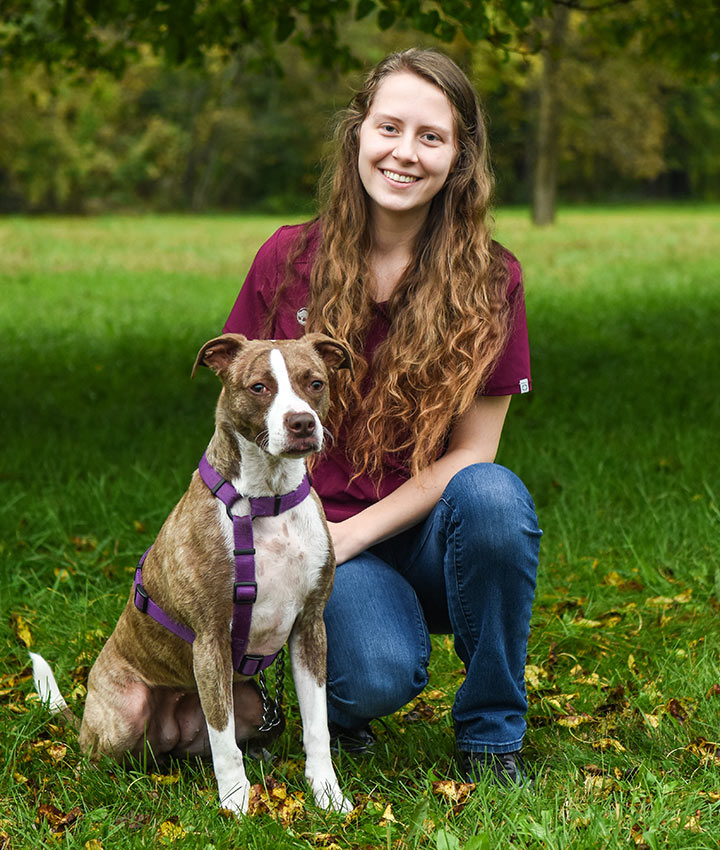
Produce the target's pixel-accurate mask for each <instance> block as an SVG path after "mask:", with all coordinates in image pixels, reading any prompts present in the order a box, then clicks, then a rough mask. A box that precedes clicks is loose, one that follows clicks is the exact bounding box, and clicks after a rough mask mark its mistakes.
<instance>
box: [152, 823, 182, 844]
mask: <svg viewBox="0 0 720 850" xmlns="http://www.w3.org/2000/svg"><path fill="white" fill-rule="evenodd" d="M186 835H187V832H186V831H185V830H184V829H183V828H182V827H181V826H180V824H179V823H173V821H171V820H166V821H164V822H163V823H161V824H160V828H159V829H158V838H159V839H160V841H162V842H163V843H164V844H173V843H174V842H175V841H178V840H179V839H180V838H184V837H185V836H186Z"/></svg>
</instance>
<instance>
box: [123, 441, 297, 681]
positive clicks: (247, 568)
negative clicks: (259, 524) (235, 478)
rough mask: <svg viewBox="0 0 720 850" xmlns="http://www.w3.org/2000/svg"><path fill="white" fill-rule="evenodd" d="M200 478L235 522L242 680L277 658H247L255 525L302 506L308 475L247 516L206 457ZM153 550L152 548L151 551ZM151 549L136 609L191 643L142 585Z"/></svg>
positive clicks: (138, 580)
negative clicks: (236, 512)
mask: <svg viewBox="0 0 720 850" xmlns="http://www.w3.org/2000/svg"><path fill="white" fill-rule="evenodd" d="M198 471H199V472H200V477H201V478H202V480H203V481H204V482H205V484H206V485H207V487H208V488H209V490H210V492H211V493H212V494H213V496H216V497H217V498H218V499H220V501H221V502H222V503H223V504H224V505H225V508H226V510H227V514H228V516H229V517H230V519H231V520H232V524H233V536H234V543H235V545H234V549H233V557H234V560H235V581H234V584H233V603H234V605H233V618H232V631H231V633H230V643H231V646H232V663H233V667H234V669H235V670H237V672H238V673H240V674H241V675H242V676H254V675H255V674H256V673H259V672H260V671H261V670H264V669H265V668H266V667H269V666H270V665H271V664H272V663H273V661H275V659H276V658H277V655H278V653H277V652H276V653H274V654H273V655H246V654H245V650H246V649H247V645H248V640H249V637H250V621H251V619H252V606H253V603H254V602H255V600H256V599H257V582H256V581H255V548H254V546H253V528H252V521H253V519H255V517H258V516H278V514H281V513H283V512H284V511H287V510H290V508H294V507H295V505H299V504H300V502H302V501H303V499H305V498H306V496H308V494H309V493H310V481H309V480H308V477H307V475H305V477H304V478H303V480H302V482H301V483H300V486H299V487H298V488H297V490H293V491H292V493H286V494H285V495H284V496H261V497H259V498H253V497H252V496H248V497H247V498H248V499H249V501H250V513H249V514H247V515H246V516H235V515H234V514H233V513H232V506H233V505H234V504H235V502H237V501H238V500H239V499H243V498H246V497H244V496H243V495H242V494H241V493H238V492H237V490H236V489H235V488H234V487H233V486H232V484H230V482H229V481H226V480H225V479H224V478H223V477H222V476H221V475H220V473H219V472H217V470H215V469H213V467H212V466H210V463H209V462H208V459H207V457H206V456H205V455H203V456H202V460H201V461H200V464H199V466H198ZM150 548H152V547H150ZM149 551H150V549H148V550H147V552H145V554H144V555H143V556H142V558H140V563H139V564H138V567H137V570H136V571H135V585H134V601H135V607H136V608H137V609H138V611H140V612H142V613H143V614H148V615H149V616H150V617H152V618H153V620H156V621H157V622H158V623H160V625H161V626H165V628H166V629H169V630H170V631H171V632H172V633H173V634H175V635H177V636H178V637H180V638H182V639H183V640H184V641H187V642H188V643H192V642H193V641H194V640H195V632H193V631H192V629H189V628H188V627H187V626H184V625H183V624H182V623H178V622H176V621H175V620H173V619H172V618H170V617H168V615H167V614H166V613H165V612H164V611H163V610H162V608H160V606H159V605H156V604H155V602H153V601H152V599H151V598H150V597H149V596H148V594H147V591H146V590H145V588H144V587H143V585H142V566H143V564H144V563H145V558H146V557H147V554H148V552H149Z"/></svg>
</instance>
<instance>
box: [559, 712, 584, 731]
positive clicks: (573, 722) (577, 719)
mask: <svg viewBox="0 0 720 850" xmlns="http://www.w3.org/2000/svg"><path fill="white" fill-rule="evenodd" d="M555 722H556V723H557V724H558V726H566V727H568V728H570V729H573V728H575V726H581V725H582V724H583V723H591V722H592V717H590V715H589V714H561V715H559V716H557V717H556V718H555Z"/></svg>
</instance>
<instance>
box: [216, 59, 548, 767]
mask: <svg viewBox="0 0 720 850" xmlns="http://www.w3.org/2000/svg"><path fill="white" fill-rule="evenodd" d="M329 178H330V179H329V180H328V181H327V188H326V190H325V195H326V197H325V199H324V201H323V204H322V212H321V214H320V216H319V217H318V219H316V220H315V221H313V222H310V223H308V224H307V225H305V226H296V227H285V228H281V229H280V230H279V231H278V232H277V233H276V234H275V235H274V236H273V237H272V238H271V239H270V240H269V241H268V242H267V243H266V244H265V245H264V246H263V247H262V248H261V249H260V252H259V253H258V256H257V258H256V260H255V263H254V264H253V267H252V268H251V270H250V273H249V274H248V277H247V279H246V281H245V284H244V286H243V288H242V290H241V292H240V295H239V296H238V299H237V301H236V303H235V306H234V307H233V310H232V312H231V314H230V317H229V318H228V321H227V323H226V325H225V330H226V331H234V332H240V333H244V334H245V335H247V336H256V335H267V336H269V337H272V338H274V339H283V338H287V337H295V336H300V335H301V334H302V333H303V332H304V330H305V329H308V330H310V331H322V332H324V333H327V334H329V335H331V336H334V337H335V338H338V339H342V340H344V341H345V342H347V343H348V345H349V348H350V351H351V355H352V361H353V367H354V377H352V378H347V379H345V378H338V379H335V378H333V379H332V380H333V387H332V390H333V401H332V408H331V412H330V417H329V419H328V423H329V428H330V430H331V431H332V433H333V436H334V442H333V445H332V447H331V448H330V449H329V450H328V451H327V452H326V453H325V455H324V456H323V457H322V458H321V459H320V460H319V462H318V463H317V464H316V465H315V467H314V469H313V472H312V478H313V485H314V487H315V489H316V491H317V492H318V494H319V495H320V497H321V499H322V502H323V506H324V508H325V512H326V514H327V517H328V520H329V526H330V533H331V536H332V540H333V544H334V547H335V554H336V558H337V561H338V564H339V565H340V566H339V569H338V571H337V574H336V579H335V589H334V591H333V594H332V596H331V598H330V600H329V602H328V606H327V608H326V612H325V622H326V627H327V631H328V701H329V716H330V720H331V724H332V730H333V733H334V737H335V739H336V740H337V741H338V742H340V745H342V746H346V747H348V746H349V747H352V748H354V749H358V748H363V747H366V746H367V745H368V744H369V743H370V742H371V741H372V734H371V732H370V730H369V727H368V721H370V720H371V719H373V718H375V717H379V716H382V715H386V714H389V713H391V712H394V711H396V710H397V709H399V708H400V707H401V706H402V705H403V704H404V703H406V702H407V701H409V700H410V699H412V698H413V697H414V696H416V695H417V694H418V693H419V692H420V691H421V690H422V689H423V687H424V686H425V685H426V684H427V681H428V664H429V653H430V637H429V634H430V632H431V631H440V632H451V633H453V635H454V637H455V647H456V649H457V652H458V654H459V656H460V658H461V659H462V661H463V662H464V664H465V667H466V669H467V677H466V679H465V681H464V683H463V684H462V685H461V687H460V688H459V689H458V693H457V696H456V699H455V705H454V709H453V716H454V720H455V731H456V738H457V744H458V748H459V750H460V752H461V770H462V771H463V773H464V774H465V775H467V776H474V775H476V774H477V773H481V772H488V773H489V774H490V775H491V776H493V777H496V778H498V779H499V780H500V781H501V782H509V781H511V782H523V781H524V771H523V768H522V762H521V760H520V757H519V755H518V751H519V749H520V746H521V744H522V739H523V734H524V731H525V720H524V714H525V711H526V709H527V701H526V697H525V688H524V677H523V673H524V665H525V656H526V649H527V640H528V633H529V621H530V610H531V605H532V599H533V593H534V588H535V572H536V568H537V560H538V548H539V538H540V531H539V530H538V527H537V519H536V517H535V512H534V507H533V504H532V500H531V498H530V496H529V494H528V492H527V490H526V489H525V487H524V486H523V484H522V483H521V482H520V481H519V479H518V478H517V477H516V476H515V475H513V473H511V472H509V471H508V470H506V469H503V468H502V467H499V466H496V465H495V464H494V463H493V461H494V459H495V453H496V451H497V447H498V443H499V440H500V434H501V432H502V428H503V424H504V421H505V414H506V412H507V409H508V405H509V402H510V397H511V396H512V395H513V394H514V393H524V392H527V391H529V389H530V367H529V355H528V342H527V330H526V324H525V309H524V300H523V288H522V275H521V271H520V266H519V264H518V262H517V260H516V259H515V258H514V257H513V256H512V254H510V253H509V252H508V251H506V250H505V249H504V248H502V247H501V246H500V245H499V244H497V243H496V242H494V241H493V239H492V237H491V234H490V229H489V224H488V221H489V215H488V213H489V208H490V198H491V194H492V186H493V184H492V179H491V175H490V169H489V165H488V160H487V146H486V133H485V126H484V122H483V119H482V114H481V111H480V108H479V105H478V102H477V99H476V97H475V93H474V92H473V89H472V87H471V86H470V83H469V82H468V79H467V77H466V76H465V75H464V74H463V72H462V71H461V70H460V68H458V66H457V65H456V64H455V63H454V62H452V61H451V60H450V59H449V58H448V57H447V56H445V55H443V54H442V53H439V52H436V51H432V50H409V51H405V52H404V53H398V54H393V55H391V56H388V57H387V58H386V59H385V60H383V61H382V62H381V63H380V64H379V65H378V66H377V67H376V68H374V69H373V70H372V71H371V72H370V74H369V75H368V77H367V79H366V81H365V85H364V86H363V87H362V89H361V90H360V91H359V92H358V93H357V95H356V96H355V97H354V98H353V100H352V101H351V103H350V105H349V107H348V109H347V110H346V111H345V113H344V114H343V115H342V117H341V120H340V122H339V125H338V129H337V147H336V156H335V159H334V161H333V163H332V166H331V170H330V173H329ZM358 600H362V604H358Z"/></svg>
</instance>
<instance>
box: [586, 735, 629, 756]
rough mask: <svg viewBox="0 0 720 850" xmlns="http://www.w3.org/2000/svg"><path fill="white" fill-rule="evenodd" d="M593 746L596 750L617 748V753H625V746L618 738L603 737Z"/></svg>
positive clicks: (603, 750)
mask: <svg viewBox="0 0 720 850" xmlns="http://www.w3.org/2000/svg"><path fill="white" fill-rule="evenodd" d="M592 748H593V749H594V750H601V751H602V752H605V750H615V752H616V753H624V752H625V747H623V745H622V744H621V743H620V741H618V740H617V739H616V738H601V739H600V740H599V741H594V742H593V745H592Z"/></svg>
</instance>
